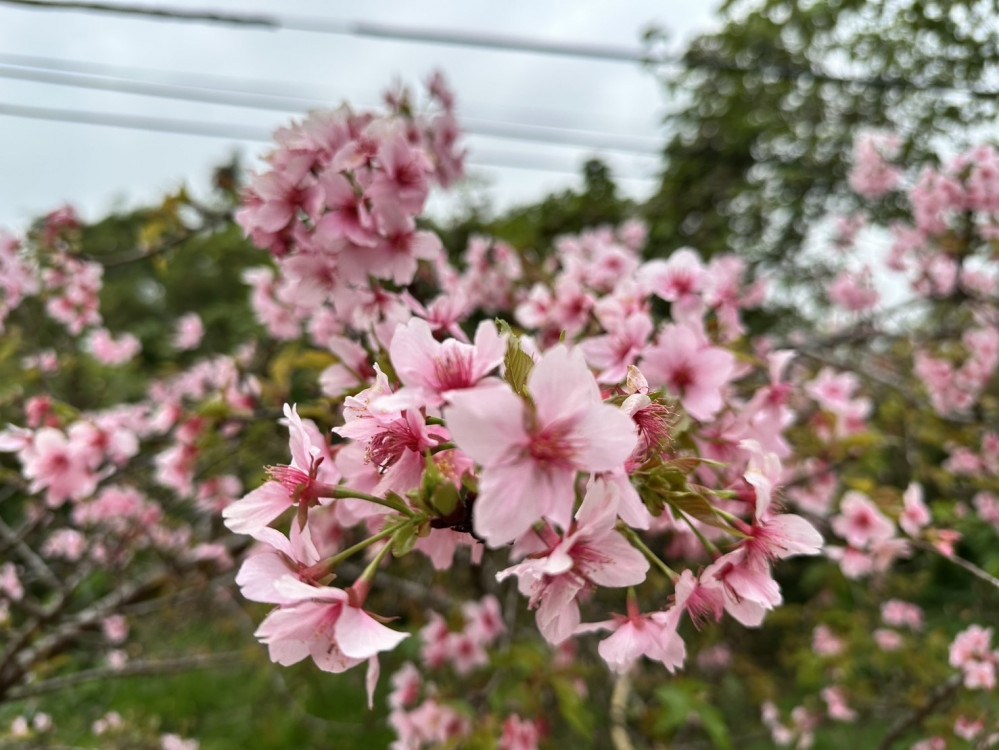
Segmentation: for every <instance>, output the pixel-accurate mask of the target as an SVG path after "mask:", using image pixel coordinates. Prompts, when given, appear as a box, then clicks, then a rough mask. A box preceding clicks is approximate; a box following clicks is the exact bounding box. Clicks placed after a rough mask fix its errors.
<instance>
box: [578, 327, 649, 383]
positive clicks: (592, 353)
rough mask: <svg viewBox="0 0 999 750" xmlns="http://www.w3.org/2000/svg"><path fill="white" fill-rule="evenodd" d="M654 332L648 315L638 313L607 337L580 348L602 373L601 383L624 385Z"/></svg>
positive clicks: (585, 343)
mask: <svg viewBox="0 0 999 750" xmlns="http://www.w3.org/2000/svg"><path fill="white" fill-rule="evenodd" d="M653 330H654V326H653V324H652V319H651V318H650V317H649V316H648V314H646V313H641V312H636V313H632V314H631V315H629V316H628V317H627V318H626V319H624V320H623V321H621V323H620V325H619V326H617V327H615V328H613V329H612V330H610V331H609V333H608V334H607V335H605V336H596V337H594V338H590V339H586V340H584V341H583V342H582V343H581V344H580V345H579V348H580V349H582V350H583V354H585V355H586V360H587V362H589V363H590V364H591V365H592V366H593V367H596V368H599V369H600V370H601V372H600V374H599V375H597V382H600V383H620V382H621V381H622V380H624V379H625V377H626V376H627V374H628V367H629V366H630V365H633V364H634V363H635V360H637V359H638V357H639V356H640V355H641V353H642V350H643V349H644V348H645V346H646V344H647V343H648V339H649V335H650V334H651V333H652V331H653Z"/></svg>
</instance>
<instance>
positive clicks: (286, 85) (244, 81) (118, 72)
mask: <svg viewBox="0 0 999 750" xmlns="http://www.w3.org/2000/svg"><path fill="white" fill-rule="evenodd" d="M0 62H2V63H3V64H5V65H16V66H18V67H24V68H41V69H54V70H61V71H65V72H68V73H88V74H90V75H95V76H103V77H107V78H122V77H126V78H138V79H140V80H145V81H151V82H154V83H167V84H171V85H174V86H181V87H184V88H196V89H204V90H209V91H219V90H221V91H243V92H248V93H252V94H258V95H260V96H268V97H271V98H272V99H273V100H275V101H298V102H299V103H300V102H302V101H306V102H313V101H315V102H316V103H319V104H322V105H324V106H328V105H329V102H330V101H331V100H333V99H335V98H337V97H336V95H332V94H326V93H322V92H317V91H316V90H315V89H314V88H313V87H312V86H303V85H302V84H301V83H299V82H297V81H275V80H273V79H261V78H247V77H244V76H240V77H235V76H221V75H211V74H207V73H184V72H181V71H164V70H158V69H155V68H142V67H137V66H135V65H131V64H129V65H128V66H127V67H126V66H122V65H112V64H108V63H98V62H93V61H89V60H67V59H65V58H58V57H42V56H38V55H21V54H14V53H9V52H2V53H0ZM357 96H358V94H357V93H356V92H354V93H353V94H351V98H352V99H356V98H357ZM461 104H462V107H461V111H462V121H463V122H464V121H467V119H468V116H469V114H471V113H472V112H475V111H478V110H481V109H482V106H483V105H481V104H480V105H476V104H475V103H473V102H470V101H469V100H467V99H465V97H462V99H461ZM485 106H487V107H488V106H489V105H485ZM508 111H509V108H507V107H504V112H508ZM517 111H518V112H521V113H523V114H522V115H521V116H520V117H518V118H517V119H518V120H521V121H522V120H529V121H530V122H531V124H532V125H538V126H543V127H550V128H565V129H569V130H576V129H579V128H578V125H577V124H576V122H578V117H579V115H580V114H581V113H579V112H576V113H572V112H569V111H566V110H558V109H547V108H533V107H532V108H528V109H518V110H517ZM507 116H509V115H507ZM585 116H586V117H588V118H591V119H592V114H589V113H588V114H586V115H585ZM553 118H555V119H553ZM566 118H569V120H567V119H566ZM475 119H476V120H482V121H498V120H500V119H502V118H497V117H495V116H488V115H481V116H478V115H476V116H475ZM570 120H571V122H570ZM598 130H599V131H600V132H603V133H605V134H608V135H611V136H612V137H617V136H621V137H634V138H636V139H641V138H645V139H650V140H652V141H655V142H658V138H657V137H655V136H641V135H628V134H627V133H611V132H610V131H611V130H613V127H612V128H598Z"/></svg>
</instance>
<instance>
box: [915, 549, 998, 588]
mask: <svg viewBox="0 0 999 750" xmlns="http://www.w3.org/2000/svg"><path fill="white" fill-rule="evenodd" d="M912 544H913V546H915V547H918V548H919V549H921V550H925V551H926V552H935V553H936V554H938V555H940V557H942V558H943V559H944V560H949V561H950V562H952V563H954V564H955V565H957V566H958V567H960V568H964V569H965V570H966V571H968V572H969V573H971V574H972V575H973V576H975V577H976V578H979V579H981V580H983V581H985V582H986V583H988V584H990V585H992V586H995V587H996V588H997V589H999V578H996V577H995V576H994V575H992V574H991V573H989V572H987V571H985V570H982V569H981V568H979V567H978V566H977V565H975V564H974V563H973V562H971V561H970V560H965V559H964V558H963V557H958V556H957V555H948V554H946V553H945V552H943V551H941V550H939V549H937V548H936V547H934V546H933V545H932V544H929V543H928V542H923V541H920V540H918V539H914V540H913V541H912Z"/></svg>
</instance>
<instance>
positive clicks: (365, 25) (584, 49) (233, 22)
mask: <svg viewBox="0 0 999 750" xmlns="http://www.w3.org/2000/svg"><path fill="white" fill-rule="evenodd" d="M0 2H3V3H6V4H8V5H20V6H24V7H26V8H32V9H45V10H75V11H94V12H98V13H114V14H118V15H126V16H139V17H151V18H157V19H166V20H171V21H190V22H200V23H212V24H224V25H230V26H239V27H241V28H259V29H270V30H274V31H279V30H286V31H304V32H310V33H319V34H338V35H343V36H361V37H372V38H377V39H398V40H401V41H407V42H422V43H429V44H447V45H454V46H461V47H468V46H472V47H480V48H485V49H494V50H501V51H505V52H532V53H535V54H545V55H559V56H563V57H583V58H588V59H591V60H593V59H595V60H606V61H609V62H627V63H636V62H637V63H640V62H644V61H645V60H646V59H647V56H646V55H645V54H644V53H643V52H642V51H641V50H639V49H635V48H633V47H625V46H617V45H608V44H588V43H579V42H558V41H549V40H539V39H528V38H525V37H516V36H507V35H503V34H487V33H481V32H464V31H462V32H455V31H444V30H440V29H415V28H411V27H408V26H398V25H395V24H387V23H373V22H370V21H337V20H334V19H330V18H322V17H319V16H288V15H282V16H278V15H271V14H236V13H226V12H219V11H190V10H185V9H183V8H171V7H166V6H160V7H150V6H145V5H127V4H126V5H120V4H116V3H101V2H84V1H81V2H74V1H72V0H66V1H63V0H54V1H53V2H43V1H42V0H0Z"/></svg>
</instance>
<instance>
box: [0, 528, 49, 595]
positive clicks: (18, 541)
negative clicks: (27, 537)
mask: <svg viewBox="0 0 999 750" xmlns="http://www.w3.org/2000/svg"><path fill="white" fill-rule="evenodd" d="M0 539H2V540H3V541H4V543H5V544H6V545H7V546H8V547H10V548H13V549H14V550H16V551H17V554H18V555H19V556H20V557H21V559H22V560H24V562H25V563H26V564H27V565H28V567H29V568H31V570H32V571H33V572H34V574H35V575H36V576H37V577H38V580H40V581H44V582H45V583H46V584H47V585H48V586H51V587H52V588H55V589H58V588H61V587H62V583H61V582H60V581H59V579H58V577H56V574H55V573H53V572H52V569H51V568H50V567H49V566H48V565H46V564H45V561H44V560H43V559H42V558H41V557H40V556H39V555H38V553H37V552H35V551H34V550H33V549H31V547H30V546H29V545H28V544H27V543H26V542H25V541H24V539H23V538H22V537H20V536H19V535H18V533H17V532H15V531H14V529H12V528H11V527H10V526H8V525H7V524H6V523H4V521H3V519H2V518H0Z"/></svg>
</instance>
